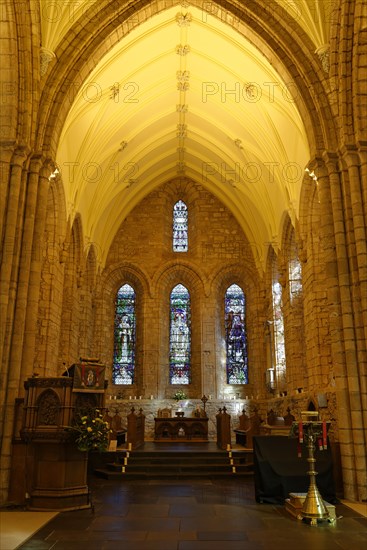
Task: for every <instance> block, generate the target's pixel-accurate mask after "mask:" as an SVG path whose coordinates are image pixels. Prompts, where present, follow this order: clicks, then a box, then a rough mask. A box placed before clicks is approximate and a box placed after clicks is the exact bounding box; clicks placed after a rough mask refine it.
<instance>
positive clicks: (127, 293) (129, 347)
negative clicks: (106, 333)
mask: <svg viewBox="0 0 367 550" xmlns="http://www.w3.org/2000/svg"><path fill="white" fill-rule="evenodd" d="M135 327H136V318H135V291H134V289H133V288H132V287H131V286H130V285H128V284H125V285H123V286H122V287H121V288H120V289H119V290H118V292H117V296H116V308H115V340H114V356H113V373H112V381H113V383H114V384H124V385H129V384H133V383H134V374H135Z"/></svg>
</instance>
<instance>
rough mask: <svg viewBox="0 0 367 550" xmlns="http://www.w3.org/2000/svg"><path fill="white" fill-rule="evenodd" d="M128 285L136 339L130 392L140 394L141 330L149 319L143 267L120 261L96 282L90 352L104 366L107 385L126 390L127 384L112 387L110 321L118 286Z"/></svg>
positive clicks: (112, 336) (112, 344)
mask: <svg viewBox="0 0 367 550" xmlns="http://www.w3.org/2000/svg"><path fill="white" fill-rule="evenodd" d="M124 284H129V285H130V286H131V287H132V288H133V289H134V291H135V314H136V341H135V346H136V347H135V352H136V355H135V358H136V360H135V380H134V387H133V388H130V394H131V392H137V393H138V394H139V395H142V392H143V388H144V385H145V381H144V361H145V358H146V354H145V352H144V353H143V351H144V350H145V332H146V330H147V328H148V329H149V327H146V325H147V323H148V321H147V320H148V319H149V308H148V304H149V296H150V285H149V279H148V277H147V275H146V274H145V273H144V272H143V270H141V269H139V268H138V267H136V266H133V265H130V264H122V265H121V266H119V267H118V268H114V269H110V270H107V271H106V272H105V273H104V274H103V276H102V278H101V281H100V288H101V293H98V294H97V296H96V304H95V307H96V320H95V333H94V346H95V347H94V353H95V354H96V356H97V357H98V358H100V359H101V360H102V361H103V362H104V363H105V364H106V366H107V378H108V380H109V385H110V386H109V387H110V388H112V391H114V389H118V390H120V389H121V390H124V389H128V387H127V386H124V387H120V386H116V387H114V386H112V365H113V352H114V320H115V300H116V294H117V291H118V289H119V288H120V287H121V286H122V285H124Z"/></svg>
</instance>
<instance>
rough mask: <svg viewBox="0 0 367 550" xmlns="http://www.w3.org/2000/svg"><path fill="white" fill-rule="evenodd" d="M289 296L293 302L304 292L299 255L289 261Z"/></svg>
mask: <svg viewBox="0 0 367 550" xmlns="http://www.w3.org/2000/svg"><path fill="white" fill-rule="evenodd" d="M288 281H289V297H290V299H291V302H293V300H294V299H295V298H296V297H297V296H300V294H301V293H302V266H301V262H300V261H299V258H298V256H296V255H295V256H294V257H293V258H292V259H290V260H289V263H288Z"/></svg>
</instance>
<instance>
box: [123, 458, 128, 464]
mask: <svg viewBox="0 0 367 550" xmlns="http://www.w3.org/2000/svg"><path fill="white" fill-rule="evenodd" d="M124 464H125V466H126V464H127V458H124Z"/></svg>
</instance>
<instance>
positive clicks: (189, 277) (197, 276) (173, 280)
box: [152, 261, 207, 296]
mask: <svg viewBox="0 0 367 550" xmlns="http://www.w3.org/2000/svg"><path fill="white" fill-rule="evenodd" d="M178 279H181V281H178ZM177 282H182V284H184V285H185V286H186V287H187V286H190V288H191V289H193V290H194V291H195V292H197V293H198V294H200V293H201V292H204V293H205V294H207V286H206V285H205V277H204V275H203V273H202V272H201V270H200V269H199V268H197V267H195V268H194V267H193V265H192V264H190V263H188V262H182V261H181V262H176V261H172V262H169V263H168V264H166V265H165V266H164V268H163V269H162V270H161V271H158V272H157V273H156V275H155V276H154V279H153V281H152V294H153V296H154V295H156V294H157V292H158V293H159V294H160V293H161V292H162V290H163V289H167V288H168V287H169V285H171V286H174V285H175V284H177Z"/></svg>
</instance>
